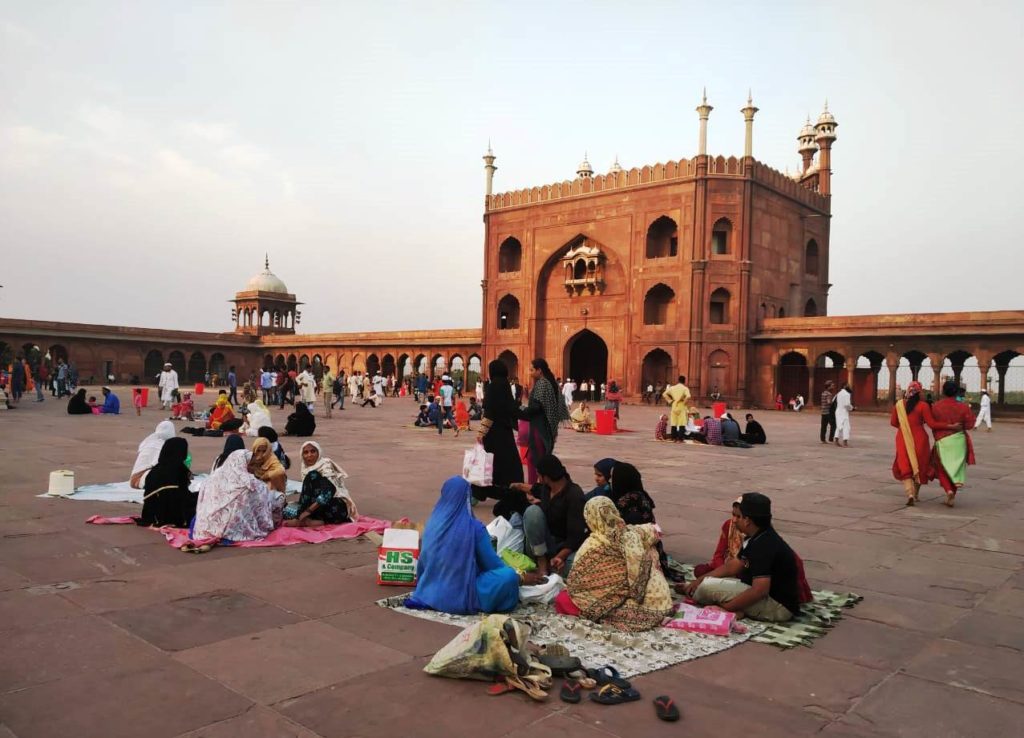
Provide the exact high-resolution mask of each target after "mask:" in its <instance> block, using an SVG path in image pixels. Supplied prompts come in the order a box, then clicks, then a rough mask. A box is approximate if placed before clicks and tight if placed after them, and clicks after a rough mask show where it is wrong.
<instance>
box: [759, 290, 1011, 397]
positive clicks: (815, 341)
mask: <svg viewBox="0 0 1024 738" xmlns="http://www.w3.org/2000/svg"><path fill="white" fill-rule="evenodd" d="M753 343H754V365H753V367H752V374H753V376H752V382H751V386H752V387H753V388H754V393H753V396H752V398H751V399H752V401H753V402H754V403H756V404H758V405H762V406H765V407H769V406H771V405H772V403H773V401H774V398H775V396H776V395H779V394H781V395H782V396H783V400H784V401H787V402H788V400H789V399H790V398H791V397H794V396H795V395H797V394H801V395H803V396H804V398H805V399H806V400H807V403H808V404H810V405H817V404H818V398H819V397H820V395H821V392H822V390H823V389H824V385H825V382H826V381H827V380H829V379H832V380H834V381H836V382H837V383H842V382H849V383H850V385H851V387H852V389H853V395H854V404H856V405H858V406H859V407H861V408H864V409H870V408H872V407H887V406H889V405H890V404H891V403H892V402H893V401H895V400H896V399H897V398H898V397H899V396H900V393H901V392H902V391H903V390H904V389H906V386H907V385H908V384H909V383H910V382H911V381H913V380H917V381H919V382H921V383H922V384H923V385H924V387H925V391H927V392H932V393H933V394H934V395H935V396H938V394H939V391H940V386H941V383H942V382H943V381H945V380H947V379H953V380H955V381H957V382H959V383H961V384H962V385H964V386H965V387H966V388H967V391H968V394H970V395H976V394H977V393H979V392H980V391H981V390H982V389H985V390H988V392H989V393H990V395H991V397H992V401H993V402H994V403H996V404H997V405H1024V311H1019V310H1003V311H995V312H986V313H927V314H915V315H913V316H907V315H868V316H838V317H837V316H832V317H829V318H788V319H777V320H771V319H769V320H766V321H764V324H763V328H762V330H761V331H760V332H759V333H758V334H756V335H755V336H754V337H753Z"/></svg>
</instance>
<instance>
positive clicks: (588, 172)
mask: <svg viewBox="0 0 1024 738" xmlns="http://www.w3.org/2000/svg"><path fill="white" fill-rule="evenodd" d="M593 174H594V168H593V167H592V166H590V162H589V161H587V153H586V152H583V161H581V162H580V165H579V166H578V167H577V168H576V176H577V177H583V178H587V177H591V176H593Z"/></svg>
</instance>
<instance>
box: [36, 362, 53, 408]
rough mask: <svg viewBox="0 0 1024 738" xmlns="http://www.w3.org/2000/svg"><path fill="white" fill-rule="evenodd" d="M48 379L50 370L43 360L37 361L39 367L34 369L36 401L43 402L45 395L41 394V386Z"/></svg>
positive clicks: (44, 384) (46, 382)
mask: <svg viewBox="0 0 1024 738" xmlns="http://www.w3.org/2000/svg"><path fill="white" fill-rule="evenodd" d="M49 381H50V370H49V369H48V368H47V366H46V362H45V361H40V362H39V368H38V369H36V402H44V401H45V400H46V397H45V396H44V395H43V388H44V387H46V385H47V384H48V383H49Z"/></svg>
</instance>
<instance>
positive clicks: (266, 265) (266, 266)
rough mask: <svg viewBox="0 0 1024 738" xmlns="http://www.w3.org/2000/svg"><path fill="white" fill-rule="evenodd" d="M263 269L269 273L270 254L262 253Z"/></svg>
mask: <svg viewBox="0 0 1024 738" xmlns="http://www.w3.org/2000/svg"><path fill="white" fill-rule="evenodd" d="M263 268H264V269H266V270H267V271H268V272H269V271H270V254H268V253H267V252H263Z"/></svg>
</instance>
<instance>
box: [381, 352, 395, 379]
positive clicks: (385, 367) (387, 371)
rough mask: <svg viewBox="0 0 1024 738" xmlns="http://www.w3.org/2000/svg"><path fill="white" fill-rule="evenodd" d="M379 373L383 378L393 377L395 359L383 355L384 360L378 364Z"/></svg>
mask: <svg viewBox="0 0 1024 738" xmlns="http://www.w3.org/2000/svg"><path fill="white" fill-rule="evenodd" d="M380 373H381V374H383V375H384V376H385V377H393V376H394V375H395V357H394V356H392V355H391V354H384V360H383V361H381V363H380Z"/></svg>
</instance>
